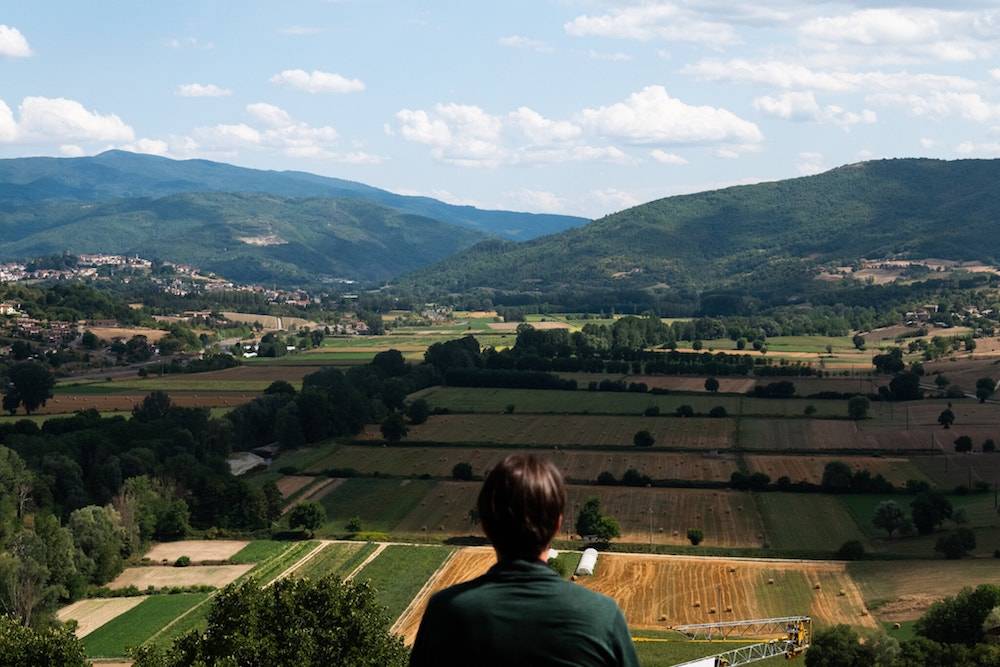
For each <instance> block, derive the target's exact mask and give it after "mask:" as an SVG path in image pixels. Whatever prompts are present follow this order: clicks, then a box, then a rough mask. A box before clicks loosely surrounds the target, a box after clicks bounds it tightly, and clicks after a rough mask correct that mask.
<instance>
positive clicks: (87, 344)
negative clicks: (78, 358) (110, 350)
mask: <svg viewBox="0 0 1000 667" xmlns="http://www.w3.org/2000/svg"><path fill="white" fill-rule="evenodd" d="M80 344H81V345H83V347H84V348H86V349H88V350H96V349H97V348H98V347H100V346H101V339H100V338H98V337H97V334H95V333H94V332H93V331H91V330H90V329H87V330H86V331H84V332H83V335H82V336H80Z"/></svg>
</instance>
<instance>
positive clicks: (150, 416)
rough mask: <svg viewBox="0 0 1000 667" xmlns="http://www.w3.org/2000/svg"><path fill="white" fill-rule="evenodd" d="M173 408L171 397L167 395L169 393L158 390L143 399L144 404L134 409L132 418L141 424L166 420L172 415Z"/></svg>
mask: <svg viewBox="0 0 1000 667" xmlns="http://www.w3.org/2000/svg"><path fill="white" fill-rule="evenodd" d="M171 407H173V404H172V403H171V401H170V396H168V395H167V392H165V391H161V390H159V389H158V390H156V391H152V392H150V393H149V394H148V395H147V396H146V397H145V398H143V399H142V403H139V404H138V405H136V406H135V407H133V408H132V418H133V419H135V420H137V421H140V422H152V421H157V420H160V419H166V417H167V415H169V414H170V408H171Z"/></svg>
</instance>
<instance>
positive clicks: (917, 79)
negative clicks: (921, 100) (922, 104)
mask: <svg viewBox="0 0 1000 667" xmlns="http://www.w3.org/2000/svg"><path fill="white" fill-rule="evenodd" d="M681 72H682V73H683V74H687V75H690V76H694V77H696V78H698V79H701V80H703V81H714V82H724V83H748V84H760V85H766V86H772V87H775V88H797V89H812V90H825V91H830V92H853V91H864V90H870V91H912V90H915V89H919V90H973V89H975V88H976V87H977V86H978V84H977V83H976V82H975V81H973V80H971V79H967V78H964V77H960V76H952V75H945V74H926V73H920V74H910V73H909V72H881V71H868V72H847V71H819V70H814V69H811V68H809V67H806V66H805V65H801V64H798V63H791V62H786V61H781V60H765V61H751V60H744V59H739V58H737V59H733V60H728V61H723V60H701V61H699V62H697V63H693V64H690V65H686V66H685V67H684V68H682V69H681Z"/></svg>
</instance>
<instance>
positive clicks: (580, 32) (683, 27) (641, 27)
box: [563, 3, 737, 46]
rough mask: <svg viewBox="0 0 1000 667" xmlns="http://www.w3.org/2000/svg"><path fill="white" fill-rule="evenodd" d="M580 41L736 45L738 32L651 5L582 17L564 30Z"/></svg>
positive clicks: (676, 8)
mask: <svg viewBox="0 0 1000 667" xmlns="http://www.w3.org/2000/svg"><path fill="white" fill-rule="evenodd" d="M563 27H564V28H565V30H566V32H567V33H568V34H570V35H574V36H576V37H613V38H618V39H634V40H640V41H649V40H652V39H659V40H665V41H669V42H695V43H701V44H707V45H711V46H721V45H727V44H732V43H735V42H736V41H737V38H736V32H735V30H734V29H733V28H732V26H730V25H729V24H727V23H721V22H719V21H712V20H705V19H704V18H702V17H701V16H699V15H698V14H697V13H696V12H693V11H690V10H687V9H684V8H682V7H680V6H678V5H674V4H670V3H650V4H641V5H633V6H628V7H623V8H619V9H614V10H612V11H611V12H609V13H607V14H600V15H595V16H590V15H586V14H585V15H582V16H578V17H576V18H575V19H573V20H572V21H570V22H568V23H566V24H565V25H564V26H563Z"/></svg>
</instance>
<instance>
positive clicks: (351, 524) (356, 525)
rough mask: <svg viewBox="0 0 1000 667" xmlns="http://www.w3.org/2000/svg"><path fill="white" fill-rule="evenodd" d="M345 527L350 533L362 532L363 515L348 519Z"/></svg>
mask: <svg viewBox="0 0 1000 667" xmlns="http://www.w3.org/2000/svg"><path fill="white" fill-rule="evenodd" d="M344 528H345V529H346V530H347V532H349V533H360V532H361V517H359V516H354V517H351V518H350V519H349V520H348V521H347V525H345V526H344Z"/></svg>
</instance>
